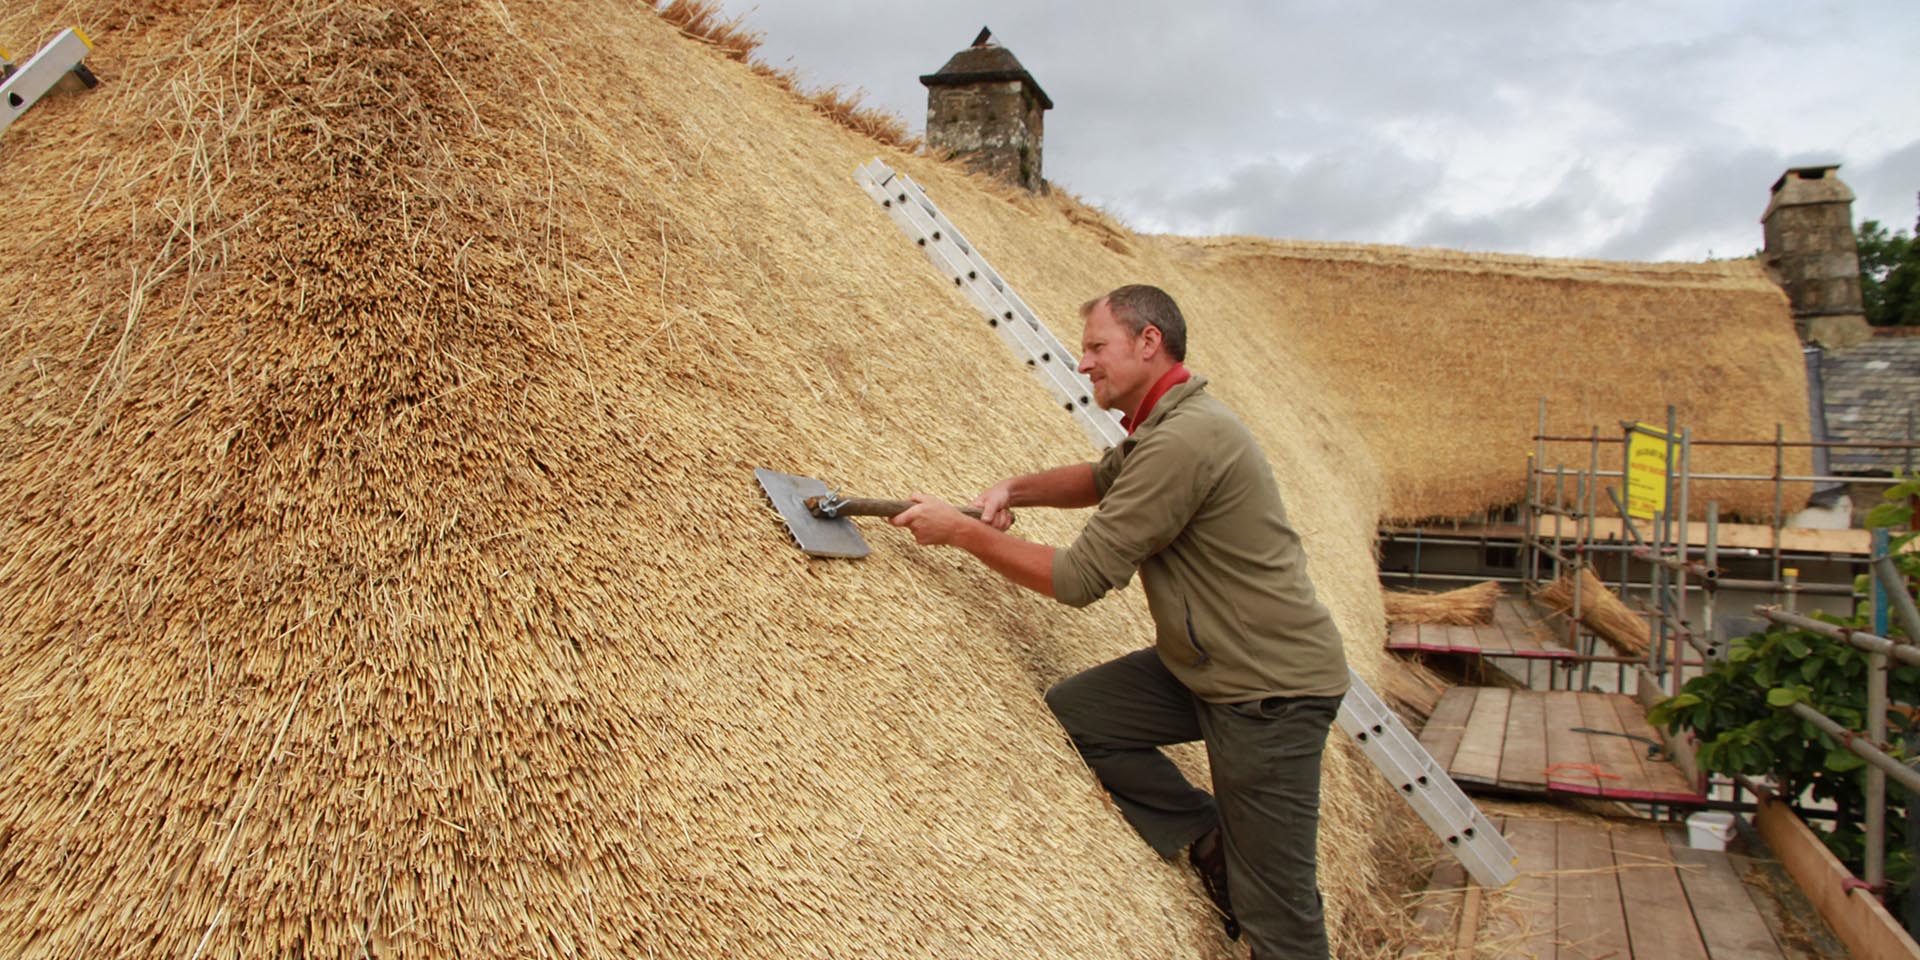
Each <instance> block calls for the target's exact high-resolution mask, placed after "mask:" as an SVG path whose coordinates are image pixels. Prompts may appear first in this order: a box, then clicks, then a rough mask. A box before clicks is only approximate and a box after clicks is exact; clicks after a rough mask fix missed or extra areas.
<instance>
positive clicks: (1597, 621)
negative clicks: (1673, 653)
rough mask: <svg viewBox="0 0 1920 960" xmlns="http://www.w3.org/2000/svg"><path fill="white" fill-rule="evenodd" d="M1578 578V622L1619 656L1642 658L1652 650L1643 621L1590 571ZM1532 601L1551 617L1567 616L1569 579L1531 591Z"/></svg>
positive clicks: (1569, 612)
mask: <svg viewBox="0 0 1920 960" xmlns="http://www.w3.org/2000/svg"><path fill="white" fill-rule="evenodd" d="M1578 576H1579V577H1580V612H1579V620H1580V622H1581V623H1583V624H1585V625H1586V627H1587V629H1589V630H1592V631H1593V632H1594V633H1595V634H1597V635H1599V637H1600V639H1602V640H1605V641H1607V643H1609V644H1612V645H1613V647H1614V649H1616V650H1619V651H1620V652H1621V653H1623V654H1627V655H1629V656H1636V657H1638V656H1644V655H1645V654H1646V652H1647V651H1648V650H1649V649H1651V648H1652V646H1653V641H1652V639H1651V638H1650V637H1649V636H1648V628H1647V621H1646V620H1645V619H1643V618H1642V617H1641V616H1640V615H1639V614H1637V613H1634V612H1633V611H1632V610H1630V609H1628V608H1627V605H1626V604H1624V603H1621V602H1620V598H1619V597H1616V596H1614V594H1613V591H1611V590H1609V589H1607V585H1606V584H1605V583H1602V582H1601V581H1600V578H1599V577H1596V576H1594V575H1593V571H1592V570H1590V569H1588V568H1586V567H1581V568H1580V571H1579V574H1578ZM1533 597H1534V599H1535V600H1538V601H1540V603H1541V604H1543V605H1545V606H1546V607H1547V608H1548V609H1549V610H1551V611H1553V612H1554V613H1559V614H1566V615H1569V616H1571V615H1572V610H1573V576H1572V575H1563V576H1561V577H1560V579H1558V580H1555V581H1553V582H1552V583H1550V584H1547V585H1546V586H1544V587H1541V588H1540V589H1539V590H1537V591H1535V592H1534V595H1533Z"/></svg>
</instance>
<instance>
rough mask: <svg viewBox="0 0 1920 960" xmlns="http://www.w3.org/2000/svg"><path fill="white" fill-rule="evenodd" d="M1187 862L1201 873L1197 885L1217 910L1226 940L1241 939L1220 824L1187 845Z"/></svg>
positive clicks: (1195, 870)
mask: <svg viewBox="0 0 1920 960" xmlns="http://www.w3.org/2000/svg"><path fill="white" fill-rule="evenodd" d="M1187 862H1188V863H1191V864H1193V870H1194V872H1195V873H1198V874H1199V875H1200V885H1201V886H1202V887H1205V888H1206V891H1207V897H1208V898H1209V899H1211V900H1212V901H1213V905H1214V908H1215V909H1217V910H1219V911H1220V923H1221V926H1223V927H1224V928H1225V929H1226V932H1227V939H1228V940H1238V939H1240V921H1239V919H1238V918H1236V917H1235V916H1234V915H1233V901H1232V900H1230V899H1228V898H1227V850H1226V846H1225V845H1224V844H1222V843H1221V842H1220V828H1219V827H1214V828H1213V829H1211V830H1208V831H1207V832H1206V833H1205V834H1204V835H1203V836H1201V837H1200V839H1198V840H1195V841H1194V842H1193V846H1191V847H1188V848H1187Z"/></svg>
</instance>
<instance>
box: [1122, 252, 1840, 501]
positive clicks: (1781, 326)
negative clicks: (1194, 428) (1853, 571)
mask: <svg viewBox="0 0 1920 960" xmlns="http://www.w3.org/2000/svg"><path fill="white" fill-rule="evenodd" d="M1154 245H1155V246H1156V247H1157V248H1158V249H1159V250H1160V251H1161V252H1162V253H1163V254H1164V255H1165V256H1167V257H1168V258H1170V259H1173V260H1174V261H1176V262H1178V263H1179V264H1180V265H1181V268H1182V269H1181V272H1182V279H1183V280H1184V281H1185V282H1186V283H1187V284H1189V285H1190V286H1189V288H1190V289H1199V288H1204V289H1208V290H1209V291H1211V292H1212V295H1213V296H1215V297H1219V298H1221V302H1223V303H1233V304H1235V306H1236V308H1237V309H1238V310H1240V311H1241V312H1242V314H1243V315H1244V316H1245V317H1246V318H1247V324H1248V328H1247V329H1248V332H1249V333H1252V332H1254V331H1264V332H1265V334H1266V335H1267V336H1270V337H1272V338H1273V339H1274V340H1275V341H1277V342H1278V343H1280V344H1284V345H1285V346H1284V349H1286V350H1287V351H1288V352H1289V353H1290V355H1291V356H1292V357H1294V358H1295V361H1294V363H1293V364H1291V365H1290V366H1289V368H1288V369H1289V376H1297V377H1298V378H1299V380H1300V382H1301V383H1302V384H1306V385H1310V386H1309V389H1310V390H1312V391H1316V392H1324V393H1326V394H1329V395H1332V396H1334V397H1337V398H1338V400H1339V402H1340V403H1341V404H1342V405H1343V407H1344V413H1345V416H1343V417H1342V421H1343V425H1344V426H1345V428H1346V429H1345V430H1343V431H1342V434H1343V436H1344V442H1345V443H1346V445H1348V446H1350V447H1357V446H1360V445H1362V444H1364V445H1365V446H1367V447H1369V448H1370V449H1371V450H1372V451H1373V454H1374V457H1375V458H1376V459H1377V461H1378V462H1379V465H1380V468H1381V470H1382V471H1383V473H1384V475H1385V478H1386V481H1387V484H1388V488H1389V491H1390V505H1389V506H1388V508H1387V512H1388V513H1389V514H1391V515H1393V516H1395V517H1399V518H1406V519H1413V518H1421V517H1434V516H1437V517H1450V516H1461V515H1466V514H1470V513H1473V512H1476V511H1479V510H1482V509H1486V508H1489V507H1497V506H1500V505H1503V504H1510V503H1515V502H1518V501H1519V500H1520V499H1521V498H1522V496H1523V495H1524V492H1525V482H1526V463H1527V457H1528V456H1529V455H1532V454H1533V453H1534V452H1535V445H1534V444H1533V442H1532V441H1531V440H1530V438H1531V437H1532V436H1533V435H1534V433H1535V432H1536V431H1537V429H1538V427H1539V420H1538V418H1539V400H1540V398H1543V397H1544V398H1546V401H1547V405H1546V414H1547V422H1546V427H1547V432H1548V433H1549V434H1555V435H1562V436H1578V437H1587V436H1590V435H1591V431H1592V430H1593V429H1594V428H1595V427H1598V428H1600V436H1601V437H1603V438H1611V439H1612V440H1614V441H1615V444H1614V446H1612V447H1611V448H1607V447H1602V448H1601V451H1602V452H1601V457H1602V459H1601V468H1602V469H1603V470H1605V469H1613V470H1618V469H1619V466H1620V447H1619V445H1618V441H1619V439H1620V437H1621V430H1620V426H1619V424H1620V422H1621V421H1622V420H1639V421H1643V422H1647V423H1652V424H1656V425H1659V426H1662V427H1664V426H1665V424H1666V419H1667V416H1666V409H1667V406H1668V405H1670V404H1671V405H1673V406H1675V407H1676V408H1677V410H1676V418H1677V423H1678V424H1679V426H1680V427H1684V428H1690V429H1691V430H1692V431H1693V436H1694V437H1696V438H1701V439H1707V440H1742V441H1747V440H1753V441H1766V442H1768V443H1771V442H1772V441H1773V439H1774V435H1775V426H1776V425H1780V426H1782V427H1784V429H1785V434H1786V439H1787V440H1789V441H1795V440H1806V439H1807V438H1808V419H1807V417H1808V414H1807V410H1808V406H1807V382H1806V369H1805V365H1804V362H1803V360H1802V358H1801V353H1800V345H1799V341H1798V339H1797V338H1796V336H1795V334H1794V328H1793V318H1792V315H1791V313H1790V311H1789V310H1788V306H1787V300H1786V296H1785V295H1784V294H1783V293H1781V291H1780V288H1779V287H1778V286H1777V285H1775V284H1774V283H1773V282H1772V281H1770V280H1769V279H1767V277H1766V275H1765V273H1764V272H1763V270H1762V269H1761V267H1760V266H1759V264H1758V263H1757V262H1756V261H1752V260H1739V261H1726V262H1713V263H1661V264H1644V263H1619V262H1608V261H1592V260H1556V259H1545V258H1537V257H1520V256H1506V255H1495V254H1464V253H1456V252H1451V251H1444V250H1413V249H1406V248H1397V247H1379V246H1364V245H1357V244H1328V243H1297V242H1285V241H1273V240H1259V239H1251V238H1239V237H1233V238H1219V239H1198V240H1195V239H1182V238H1159V239H1157V240H1155V241H1154ZM1276 386H1279V387H1281V388H1283V389H1284V388H1285V385H1276ZM1589 459H1590V454H1589V447H1588V445H1587V444H1584V443H1582V444H1576V445H1551V446H1549V448H1548V452H1547V459H1546V460H1544V461H1543V465H1544V466H1545V467H1546V468H1548V469H1552V468H1553V467H1554V466H1555V465H1556V464H1561V463H1564V464H1565V465H1566V467H1567V469H1568V471H1569V472H1570V473H1571V472H1574V471H1584V470H1585V469H1587V466H1588V464H1589ZM1692 467H1693V471H1694V472H1695V473H1720V474H1743V475H1758V476H1765V477H1771V476H1773V474H1774V451H1773V449H1772V448H1771V447H1764V448H1746V447H1732V448H1729V447H1704V446H1703V447H1697V448H1695V450H1694V453H1693V463H1692ZM1809 470H1810V461H1809V458H1808V456H1807V453H1806V451H1805V449H1804V448H1803V449H1799V450H1793V449H1789V450H1788V451H1787V454H1786V473H1787V474H1788V475H1805V474H1806V473H1807V472H1808V471H1809ZM1602 483H1603V484H1608V485H1611V486H1614V487H1615V488H1618V486H1619V480H1618V478H1613V479H1604V478H1603V480H1602ZM1569 485H1571V480H1569ZM1807 492H1808V490H1807V487H1806V485H1805V484H1790V485H1789V486H1788V497H1787V503H1786V507H1787V509H1788V510H1789V511H1791V510H1795V509H1798V507H1799V504H1800V503H1801V502H1803V501H1804V499H1805V496H1806V494H1807ZM1691 494H1692V503H1691V505H1692V507H1693V508H1694V512H1695V513H1696V514H1698V513H1699V511H1700V510H1701V509H1702V508H1703V507H1704V506H1705V504H1706V503H1707V502H1708V501H1714V500H1717V501H1718V502H1719V503H1720V504H1721V506H1722V508H1723V509H1725V510H1728V511H1732V512H1734V513H1737V514H1741V515H1745V516H1749V517H1762V516H1765V515H1768V514H1771V513H1772V511H1773V488H1772V485H1771V484H1770V483H1766V482H1749V481H1708V482H1697V483H1695V484H1694V487H1693V490H1692V491H1691ZM1569 496H1571V490H1570V491H1569ZM1549 498H1551V497H1550V495H1549ZM1600 502H1601V504H1602V505H1603V506H1604V505H1605V503H1606V501H1605V499H1604V496H1602V498H1601V501H1600Z"/></svg>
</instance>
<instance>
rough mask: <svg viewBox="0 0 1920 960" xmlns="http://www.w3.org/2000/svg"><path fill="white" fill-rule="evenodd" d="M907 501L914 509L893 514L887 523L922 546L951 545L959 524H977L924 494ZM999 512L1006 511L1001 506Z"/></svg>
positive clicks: (913, 496) (940, 501)
mask: <svg viewBox="0 0 1920 960" xmlns="http://www.w3.org/2000/svg"><path fill="white" fill-rule="evenodd" d="M907 499H908V500H911V501H913V506H911V507H908V508H907V509H905V510H903V511H901V512H900V513H898V514H895V515H894V516H893V517H891V518H889V519H888V521H887V522H889V523H891V524H893V525H894V526H896V527H906V528H907V529H909V530H912V531H913V539H915V540H917V541H919V542H920V544H921V545H922V546H933V545H936V544H939V545H948V546H950V545H952V544H953V541H954V538H955V537H957V536H958V535H959V531H960V529H961V525H962V524H970V523H975V522H977V521H975V520H974V519H973V518H972V517H969V516H967V515H966V514H964V513H961V512H960V511H959V510H956V509H954V508H953V506H952V505H951V504H949V503H946V502H945V501H942V500H939V499H937V498H935V497H930V496H927V495H926V494H924V493H916V494H914V495H912V496H910V497H908V498H907ZM1001 512H1002V513H1004V512H1005V508H1004V506H1003V507H1002V510H1001Z"/></svg>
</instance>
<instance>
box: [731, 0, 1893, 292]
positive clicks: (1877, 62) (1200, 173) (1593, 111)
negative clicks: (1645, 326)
mask: <svg viewBox="0 0 1920 960" xmlns="http://www.w3.org/2000/svg"><path fill="white" fill-rule="evenodd" d="M724 7H725V9H726V10H727V12H728V13H729V14H742V15H744V16H745V17H746V23H747V25H748V26H749V27H752V28H753V29H756V30H759V31H761V32H762V33H763V34H764V41H763V44H762V47H761V49H760V56H761V58H762V59H764V60H766V61H768V62H770V63H773V64H775V65H776V66H792V67H797V68H798V69H799V70H800V71H801V75H802V77H803V80H804V81H805V82H806V83H807V84H808V85H809V86H828V85H841V86H845V87H848V88H860V89H863V90H865V91H866V94H867V102H869V103H872V104H875V105H878V106H881V107H884V108H887V109H889V110H891V111H893V112H895V113H897V114H899V115H900V116H902V117H903V118H905V119H906V120H907V121H908V122H909V123H910V125H911V126H912V127H913V128H914V130H915V132H916V133H917V132H919V131H920V130H921V129H922V128H923V127H924V126H925V120H926V89H925V88H924V87H922V86H921V85H920V83H919V81H918V77H919V76H920V75H921V74H925V73H932V72H934V71H935V70H937V69H938V68H939V67H940V65H941V64H942V63H944V62H945V61H946V59H947V58H948V57H949V56H951V55H952V54H953V53H955V52H957V51H958V50H960V49H961V48H963V47H965V46H966V45H967V44H968V43H969V42H971V41H972V39H973V36H974V34H975V33H976V32H978V31H979V29H980V27H981V26H982V25H986V26H991V27H992V28H993V33H994V37H995V39H996V40H997V41H999V42H1000V43H1002V44H1003V45H1005V46H1006V47H1007V48H1008V49H1009V50H1012V51H1013V52H1014V54H1015V55H1016V56H1018V57H1019V58H1020V60H1021V62H1022V63H1023V64H1024V65H1025V66H1026V68H1027V70H1028V71H1029V72H1031V73H1032V74H1033V75H1034V78H1035V79H1036V80H1037V81H1038V82H1039V83H1040V85H1041V86H1042V87H1043V88H1044V89H1045V90H1046V92H1047V95H1048V96H1050V97H1051V98H1052V99H1053V102H1054V105H1055V109H1054V110H1053V111H1052V112H1051V113H1049V114H1048V115H1047V121H1046V123H1047V127H1046V152H1045V164H1046V170H1045V172H1046V175H1047V177H1048V179H1050V180H1052V181H1054V182H1055V183H1056V184H1059V185H1061V186H1064V187H1065V188H1066V189H1068V190H1070V191H1072V192H1073V193H1075V194H1077V195H1079V196H1081V197H1083V198H1085V199H1087V200H1089V201H1091V202H1093V203H1096V204H1098V205H1099V206H1101V207H1102V208H1104V209H1106V210H1108V211H1109V212H1111V213H1114V214H1116V215H1117V216H1119V217H1120V218H1121V219H1122V220H1123V221H1125V222H1126V223H1127V224H1128V225H1129V226H1132V227H1133V228H1134V229H1136V230H1142V231H1148V232H1176V233H1194V234H1225V233H1247V234H1258V235H1263V236H1272V237H1282V238H1288V239H1307V240H1346V241H1358V242H1367V243H1393V244H1408V245H1416V246H1438V247H1447V248H1452V249H1460V250H1476V251H1501V252H1509V253H1525V254H1536V255H1542V256H1571V257H1598V258H1604V259H1628V260H1700V259H1706V258H1708V257H1729V256H1743V255H1746V254H1748V253H1751V252H1752V251H1753V250H1754V249H1756V248H1757V247H1759V246H1760V243H1761V235H1760V226H1759V222H1758V221H1759V217H1760V214H1761V213H1762V212H1764V211H1765V209H1766V203H1767V189H1768V187H1770V186H1771V185H1772V184H1773V181H1774V180H1775V179H1776V178H1777V177H1778V176H1779V175H1780V174H1781V172H1783V171H1784V170H1786V169H1787V168H1788V167H1790V166H1800V165H1806V164H1813V163H1840V164H1842V168H1841V171H1840V176H1841V178H1842V179H1843V180H1845V181H1846V183H1847V184H1848V185H1849V186H1851V187H1852V188H1853V190H1854V193H1855V194H1856V195H1857V196H1858V199H1857V200H1856V201H1855V203H1854V218H1855V220H1856V221H1860V220H1866V219H1877V220H1879V221H1881V222H1882V223H1883V224H1887V225H1889V226H1891V227H1896V228H1899V229H1904V230H1907V231H1909V232H1911V231H1912V229H1913V225H1914V220H1915V216H1916V213H1920V208H1917V206H1916V193H1920V4H1916V3H1915V2H1914V0H1797V2H1794V3H1784V2H1777V0H1533V2H1527V3H1519V2H1514V0H1459V2H1451V3H1438V2H1420V0H1401V2H1397V3H1390V2H1385V0H1268V2H1258V0H1238V2H1230V0H1222V2H1210V0H1203V2H1194V3H1186V4H1174V3H1166V2H1152V3H1149V2H1141V0H1109V2H1104V3H1093V2H1085V0H1077V2H1070V3H1064V2H1055V3H1038V2H1033V0H973V2H971V3H957V2H953V0H944V2H940V3H929V2H924V0H810V2H804V3H796V2H787V3H775V2H766V0H763V2H753V0H725V3H724Z"/></svg>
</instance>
